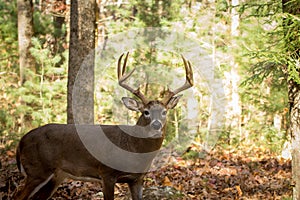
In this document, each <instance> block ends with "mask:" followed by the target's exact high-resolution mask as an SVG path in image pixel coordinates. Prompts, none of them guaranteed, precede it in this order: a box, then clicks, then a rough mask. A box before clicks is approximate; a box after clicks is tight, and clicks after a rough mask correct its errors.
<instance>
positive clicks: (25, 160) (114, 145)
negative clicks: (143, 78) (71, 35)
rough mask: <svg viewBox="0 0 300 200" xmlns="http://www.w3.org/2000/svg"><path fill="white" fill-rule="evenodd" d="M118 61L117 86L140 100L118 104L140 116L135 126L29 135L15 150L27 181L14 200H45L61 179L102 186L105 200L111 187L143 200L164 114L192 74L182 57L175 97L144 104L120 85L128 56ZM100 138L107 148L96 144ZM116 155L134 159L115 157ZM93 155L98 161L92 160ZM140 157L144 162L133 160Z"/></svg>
mask: <svg viewBox="0 0 300 200" xmlns="http://www.w3.org/2000/svg"><path fill="white" fill-rule="evenodd" d="M122 57H123V54H122V55H121V56H120V58H119V60H118V80H119V85H120V86H121V87H123V88H125V89H126V90H129V91H130V92H131V93H133V94H134V95H135V96H137V97H138V98H139V99H140V100H141V102H140V101H136V100H134V99H132V98H129V97H123V98H122V101H123V103H124V105H125V106H126V107H127V108H128V109H130V110H133V111H139V112H141V113H142V114H141V116H140V118H139V119H138V121H137V123H136V125H135V126H126V125H123V126H117V125H74V124H48V125H45V126H42V127H39V128H37V129H34V130H32V131H30V132H29V133H27V134H26V135H25V136H24V137H23V138H22V139H21V141H20V143H19V146H18V148H17V165H18V168H19V170H20V171H21V172H23V173H24V174H25V176H26V179H25V184H24V186H23V187H22V189H19V190H18V191H16V192H15V194H14V197H13V199H15V200H26V199H36V200H44V199H49V198H50V197H51V196H52V194H53V193H54V192H55V190H56V189H57V187H58V186H59V184H60V183H61V182H62V181H63V180H64V179H65V178H72V179H78V180H83V181H93V180H100V181H102V182H103V194H104V199H105V200H112V199H114V185H115V183H128V185H129V188H130V192H131V196H132V199H133V200H141V199H142V190H143V188H142V187H143V178H144V175H145V173H146V172H147V169H148V168H149V166H150V165H151V162H152V160H153V158H154V156H155V153H153V152H156V151H158V150H159V149H160V147H161V145H162V142H163V139H164V135H165V124H166V114H167V111H168V110H169V109H172V108H174V107H175V106H176V104H177V102H178V101H179V99H180V97H181V96H182V95H178V96H175V95H176V94H178V93H179V92H181V91H183V90H186V89H188V88H190V87H192V86H193V72H192V68H191V64H190V62H189V61H186V59H185V58H184V57H182V59H183V63H184V67H185V70H186V82H185V84H184V85H183V86H181V87H180V88H178V89H176V90H174V91H170V90H168V91H167V92H166V95H165V97H164V99H163V100H162V101H158V100H154V101H149V100H147V99H146V97H145V96H144V95H143V94H142V93H141V92H140V90H139V88H138V89H136V90H135V89H133V88H131V87H130V86H128V85H127V84H126V83H125V81H126V80H127V79H128V77H129V76H130V75H131V74H132V73H133V71H134V70H133V71H131V72H130V73H128V74H125V69H126V62H127V58H128V53H127V54H126V57H125V59H124V63H123V66H121V61H122ZM124 130H126V131H124ZM79 132H81V133H79ZM100 132H101V133H103V135H105V137H102V138H105V139H106V140H107V141H108V142H107V141H106V140H105V139H103V140H105V141H103V140H101V139H100V140H99V139H98V138H97V137H98V134H99V135H100V134H101V133H100ZM82 133H83V135H85V136H87V137H91V136H90V135H93V137H94V138H92V139H91V140H89V141H92V142H94V144H93V145H91V146H93V148H94V151H92V153H91V151H90V150H89V148H87V146H86V141H84V142H83V140H82V139H84V138H82V135H81V134H82ZM97 139H98V140H97ZM107 143H109V145H110V146H109V145H108V146H107ZM95 147H96V148H95ZM98 147H99V148H98ZM115 149H117V150H115ZM97 150H98V152H97ZM95 151H96V153H95ZM114 151H116V152H114ZM120 152H127V153H128V152H129V153H132V154H134V156H133V157H132V156H131V157H126V156H123V155H118V154H119V153H120ZM97 153H99V154H100V158H98V157H97V155H95V154H97ZM151 153H152V154H151ZM121 154H122V153H121ZM139 154H141V155H145V157H143V156H141V157H138V155H139ZM101 155H102V157H101ZM124 155H127V154H126V153H125V154H124ZM149 155H150V156H149ZM135 156H136V157H135ZM102 158H103V160H102ZM135 158H137V159H135ZM143 158H145V159H144V160H143ZM123 169H124V170H123Z"/></svg>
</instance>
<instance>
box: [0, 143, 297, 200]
mask: <svg viewBox="0 0 300 200" xmlns="http://www.w3.org/2000/svg"><path fill="white" fill-rule="evenodd" d="M14 157H15V153H14V151H11V150H10V151H6V152H5V151H3V153H1V155H0V199H1V200H9V199H11V196H12V194H13V192H14V190H15V189H16V187H17V186H19V185H20V184H22V179H23V178H24V177H23V176H22V175H21V174H20V173H19V172H18V170H17V167H16V161H15V158H14ZM291 196H292V174H291V161H290V160H284V159H282V158H280V157H277V156H276V155H272V154H270V153H268V152H265V151H264V150H262V149H259V148H256V149H255V150H252V151H251V153H247V152H246V153H245V152H241V151H238V150H237V151H228V150H224V149H216V150H214V151H212V152H210V153H208V154H207V155H206V156H204V157H203V156H201V158H200V157H196V158H193V159H187V160H185V159H183V158H182V157H172V162H169V164H168V165H166V166H163V167H162V168H160V169H159V170H157V171H152V172H149V173H148V174H147V175H146V177H145V181H144V199H146V200H147V199H151V200H156V199H157V200H164V199H165V200H169V199H171V200H194V199H195V200H196V199H211V200H214V199H216V200H217V199H224V200H226V199H228V200H229V199H230V200H231V199H242V200H248V199H251V200H252V199H254V200H255V199H290V198H291ZM51 199H52V200H63V199H69V200H71V199H72V200H102V199H103V193H102V185H101V182H81V181H73V180H66V181H65V182H64V183H63V184H62V185H60V187H59V188H58V190H57V191H56V193H55V194H54V195H53V197H52V198H51ZM115 199H116V200H129V199H130V193H129V190H128V187H127V185H126V184H117V185H116V187H115Z"/></svg>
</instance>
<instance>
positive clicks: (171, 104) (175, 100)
mask: <svg viewBox="0 0 300 200" xmlns="http://www.w3.org/2000/svg"><path fill="white" fill-rule="evenodd" d="M181 97H182V94H181V95H178V96H175V97H172V98H171V99H170V100H169V102H168V104H167V108H168V109H173V108H174V107H175V106H176V105H177V103H178V101H179V99H180V98H181Z"/></svg>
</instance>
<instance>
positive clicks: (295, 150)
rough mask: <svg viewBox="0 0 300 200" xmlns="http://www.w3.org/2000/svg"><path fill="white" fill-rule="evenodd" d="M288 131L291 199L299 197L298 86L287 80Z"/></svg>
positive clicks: (299, 115) (299, 128)
mask: <svg viewBox="0 0 300 200" xmlns="http://www.w3.org/2000/svg"><path fill="white" fill-rule="evenodd" d="M289 102H290V120H291V121H290V123H291V126H290V131H291V136H292V174H293V185H294V188H293V199H294V200H299V199H300V123H299V122H300V88H299V85H298V84H297V83H295V82H294V81H289Z"/></svg>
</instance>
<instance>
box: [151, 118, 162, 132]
mask: <svg viewBox="0 0 300 200" xmlns="http://www.w3.org/2000/svg"><path fill="white" fill-rule="evenodd" d="M151 128H153V129H154V130H156V131H159V130H161V128H162V124H161V122H160V121H158V120H155V121H153V122H152V123H151Z"/></svg>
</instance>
